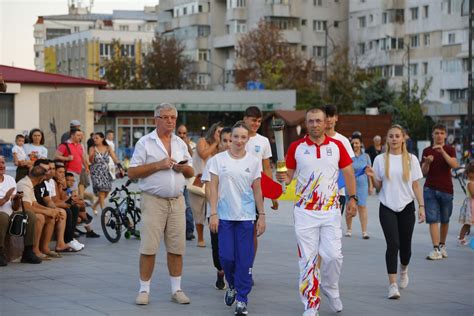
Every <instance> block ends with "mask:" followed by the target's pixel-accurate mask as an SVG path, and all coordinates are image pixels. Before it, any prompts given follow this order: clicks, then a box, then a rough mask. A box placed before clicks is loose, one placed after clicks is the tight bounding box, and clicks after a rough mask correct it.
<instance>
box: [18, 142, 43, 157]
mask: <svg viewBox="0 0 474 316" xmlns="http://www.w3.org/2000/svg"><path fill="white" fill-rule="evenodd" d="M23 148H24V150H25V153H26V155H27V156H28V157H30V160H31V158H32V157H34V159H48V149H46V147H44V146H43V145H39V146H36V145H33V144H25V146H23Z"/></svg>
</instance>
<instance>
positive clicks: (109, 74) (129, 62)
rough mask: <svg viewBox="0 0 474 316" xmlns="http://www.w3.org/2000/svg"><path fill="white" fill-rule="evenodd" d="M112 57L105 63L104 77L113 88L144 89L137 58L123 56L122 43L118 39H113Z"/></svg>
mask: <svg viewBox="0 0 474 316" xmlns="http://www.w3.org/2000/svg"><path fill="white" fill-rule="evenodd" d="M111 47H112V57H111V58H110V59H109V60H106V61H105V62H104V63H103V66H104V68H105V74H104V77H103V79H104V80H106V81H107V82H108V83H109V87H110V88H112V89H118V90H123V89H142V88H143V87H144V84H143V81H142V80H140V78H139V76H137V73H139V70H138V71H137V65H136V64H135V59H134V58H132V57H128V56H122V54H121V44H120V41H118V40H113V41H112V45H111Z"/></svg>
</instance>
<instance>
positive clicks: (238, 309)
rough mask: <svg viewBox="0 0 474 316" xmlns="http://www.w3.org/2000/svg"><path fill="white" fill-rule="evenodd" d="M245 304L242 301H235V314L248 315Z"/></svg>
mask: <svg viewBox="0 0 474 316" xmlns="http://www.w3.org/2000/svg"><path fill="white" fill-rule="evenodd" d="M248 314H249V312H248V310H247V304H246V303H244V302H240V301H237V304H236V306H235V315H248Z"/></svg>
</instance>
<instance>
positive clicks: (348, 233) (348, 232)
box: [344, 230, 352, 237]
mask: <svg viewBox="0 0 474 316" xmlns="http://www.w3.org/2000/svg"><path fill="white" fill-rule="evenodd" d="M344 236H346V237H351V236H352V230H348V231H346V233H345V234H344Z"/></svg>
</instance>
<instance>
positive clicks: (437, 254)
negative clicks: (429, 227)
mask: <svg viewBox="0 0 474 316" xmlns="http://www.w3.org/2000/svg"><path fill="white" fill-rule="evenodd" d="M441 259H443V255H441V252H440V251H439V250H438V249H433V250H432V251H431V252H430V254H429V255H428V256H427V257H426V260H441Z"/></svg>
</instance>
